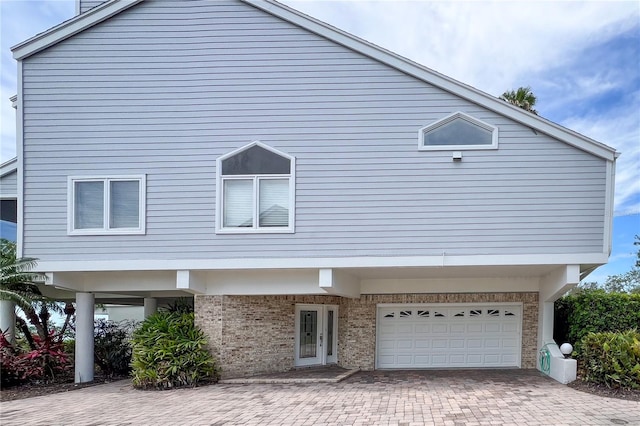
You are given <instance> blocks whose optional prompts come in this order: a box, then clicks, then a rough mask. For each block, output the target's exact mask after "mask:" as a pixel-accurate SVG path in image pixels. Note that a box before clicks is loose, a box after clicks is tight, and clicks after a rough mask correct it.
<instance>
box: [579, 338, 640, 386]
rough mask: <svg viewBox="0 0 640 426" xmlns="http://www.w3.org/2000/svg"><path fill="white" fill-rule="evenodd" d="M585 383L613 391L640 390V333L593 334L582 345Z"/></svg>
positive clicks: (582, 366) (582, 367)
mask: <svg viewBox="0 0 640 426" xmlns="http://www.w3.org/2000/svg"><path fill="white" fill-rule="evenodd" d="M581 346H582V354H581V361H582V362H581V369H582V376H583V380H584V381H587V382H592V383H598V384H604V385H607V386H608V387H610V388H622V389H640V333H639V332H638V331H636V330H629V331H626V332H623V333H611V332H605V333H589V334H588V335H587V336H586V337H584V339H583V340H582V342H581Z"/></svg>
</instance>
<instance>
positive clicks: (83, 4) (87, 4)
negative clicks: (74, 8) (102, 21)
mask: <svg viewBox="0 0 640 426" xmlns="http://www.w3.org/2000/svg"><path fill="white" fill-rule="evenodd" d="M76 1H77V2H80V13H84V12H86V11H87V10H89V9H91V8H93V7H96V6H98V5H100V4H102V3H105V2H106V1H107V0H76Z"/></svg>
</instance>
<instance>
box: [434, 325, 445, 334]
mask: <svg viewBox="0 0 640 426" xmlns="http://www.w3.org/2000/svg"><path fill="white" fill-rule="evenodd" d="M431 332H432V333H438V334H447V333H449V327H448V325H447V324H433V326H432V327H431Z"/></svg>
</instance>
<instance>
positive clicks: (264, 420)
mask: <svg viewBox="0 0 640 426" xmlns="http://www.w3.org/2000/svg"><path fill="white" fill-rule="evenodd" d="M0 411H1V414H0V424H2V425H3V426H9V425H20V426H23V425H224V424H229V425H329V424H332V425H387V424H392V425H434V424H438V425H452V426H457V425H469V426H472V425H507V424H509V425H518V426H521V425H523V426H528V425H640V402H633V401H623V400H618V399H610V398H602V397H598V396H594V395H591V394H587V393H583V392H579V391H576V390H573V389H571V388H569V387H567V386H563V385H561V384H559V383H556V382H554V381H552V380H551V379H548V378H546V377H544V376H542V375H540V374H539V373H538V372H535V371H530V370H492V371H486V370H475V371H469V370H467V371H454V372H452V371H446V372H445V371H393V372H389V371H376V372H361V373H357V374H355V375H353V376H351V377H349V378H348V379H346V380H344V381H342V382H340V383H332V384H327V383H318V384H264V385H247V384H243V385H235V384H224V385H214V386H208V387H202V388H196V389H180V390H173V391H165V392H152V391H148V392H142V391H136V390H133V389H132V388H131V387H130V385H129V383H128V382H127V381H123V382H115V383H111V384H107V385H100V386H95V387H90V388H85V389H81V390H77V391H73V392H67V393H60V394H53V395H49V396H42V397H36V398H30V399H24V400H18V401H9V402H3V403H2V404H1V405H0Z"/></svg>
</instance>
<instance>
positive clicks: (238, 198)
mask: <svg viewBox="0 0 640 426" xmlns="http://www.w3.org/2000/svg"><path fill="white" fill-rule="evenodd" d="M294 170H295V159H294V158H293V157H291V156H289V155H287V154H284V153H281V152H279V151H277V150H275V149H273V148H271V147H269V146H266V145H264V144H262V143H260V142H253V143H251V144H249V145H247V146H245V147H242V148H240V149H239V150H236V151H233V152H231V153H229V154H227V155H224V156H222V157H220V158H219V159H218V162H217V173H218V191H217V192H218V200H217V201H218V202H217V212H216V213H217V216H216V228H217V232H218V233H247V232H249V233H250V232H269V233H287V232H293V231H294V225H293V224H294V215H293V210H294V204H295V202H294V190H295V182H294Z"/></svg>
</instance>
